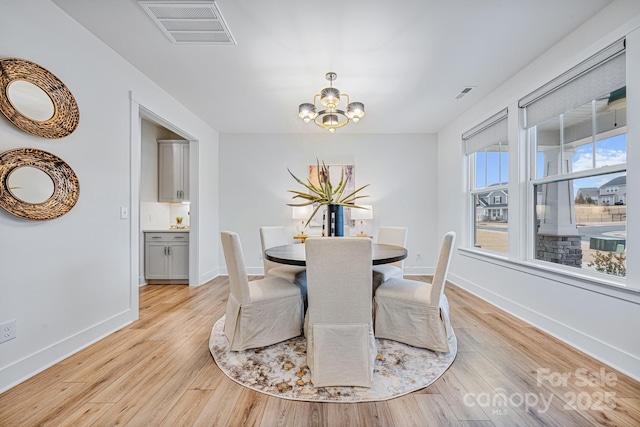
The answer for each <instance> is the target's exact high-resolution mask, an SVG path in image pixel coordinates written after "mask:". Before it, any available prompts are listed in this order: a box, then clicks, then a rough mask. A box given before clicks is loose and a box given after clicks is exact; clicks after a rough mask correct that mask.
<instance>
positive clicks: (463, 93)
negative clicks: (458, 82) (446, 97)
mask: <svg viewBox="0 0 640 427" xmlns="http://www.w3.org/2000/svg"><path fill="white" fill-rule="evenodd" d="M473 88H475V86H467V87H465V88H464V89H462V91H461V92H460V93H459V94H458V96H456V99H457V100H460V99H462V98H464V97H465V96H467V94H468V93H469V92H471V91H472V90H473Z"/></svg>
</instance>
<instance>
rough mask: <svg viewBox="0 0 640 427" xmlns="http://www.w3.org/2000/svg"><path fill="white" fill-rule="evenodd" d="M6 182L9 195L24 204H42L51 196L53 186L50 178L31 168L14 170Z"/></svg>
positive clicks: (24, 167)
mask: <svg viewBox="0 0 640 427" xmlns="http://www.w3.org/2000/svg"><path fill="white" fill-rule="evenodd" d="M7 182H8V183H9V191H10V192H11V194H13V196H14V197H15V198H16V199H19V200H22V201H23V202H26V203H33V204H38V203H44V202H46V201H47V200H48V199H49V198H50V197H51V196H52V195H53V190H54V185H53V180H52V179H51V177H50V176H49V175H47V174H46V173H45V172H43V171H42V170H40V169H38V168H34V167H31V166H22V167H19V168H16V169H14V170H13V171H11V173H10V174H9V176H8V177H7Z"/></svg>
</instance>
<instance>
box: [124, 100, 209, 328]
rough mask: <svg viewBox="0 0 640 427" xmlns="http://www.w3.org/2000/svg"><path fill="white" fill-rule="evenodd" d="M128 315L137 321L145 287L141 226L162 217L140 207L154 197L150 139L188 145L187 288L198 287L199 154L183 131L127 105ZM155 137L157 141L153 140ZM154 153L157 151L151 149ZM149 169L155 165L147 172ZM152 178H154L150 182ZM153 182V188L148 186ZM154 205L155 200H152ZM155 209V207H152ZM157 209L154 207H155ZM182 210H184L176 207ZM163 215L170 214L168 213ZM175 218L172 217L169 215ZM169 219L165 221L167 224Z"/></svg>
mask: <svg viewBox="0 0 640 427" xmlns="http://www.w3.org/2000/svg"><path fill="white" fill-rule="evenodd" d="M131 106H132V108H131V124H132V125H131V204H130V206H131V209H130V214H131V219H130V224H131V234H130V236H131V239H130V240H131V312H132V316H133V318H132V320H135V319H137V318H138V312H139V298H138V289H139V287H140V286H142V285H144V284H146V281H145V280H144V251H143V249H144V248H143V246H144V235H143V226H145V227H146V226H147V225H148V224H149V220H150V218H149V215H151V216H152V217H151V221H156V220H160V218H154V217H153V215H154V212H159V214H158V215H163V214H164V211H163V210H162V209H163V207H160V211H154V210H153V209H151V210H149V209H148V206H142V208H141V204H142V203H151V202H152V200H150V199H151V197H153V196H151V194H152V193H155V196H156V197H157V157H155V158H151V159H149V158H144V156H149V155H152V156H157V154H154V149H153V147H152V146H151V145H150V141H149V140H150V139H151V140H155V139H158V138H166V137H168V138H169V139H174V138H175V139H182V140H186V141H188V145H189V174H188V176H189V184H190V187H191V188H192V189H193V191H191V192H190V197H189V206H188V208H187V211H186V212H188V223H189V268H188V270H189V286H198V285H199V281H198V278H199V272H198V256H199V254H198V229H199V227H198V215H197V212H198V192H197V189H198V164H199V161H198V159H199V150H198V148H199V147H198V140H197V139H196V138H194V137H193V136H191V135H189V133H187V132H186V131H184V130H182V129H180V128H178V127H177V126H174V125H173V124H172V123H170V122H169V121H168V120H166V119H164V118H162V117H160V116H158V115H157V114H155V113H153V112H151V111H150V110H148V109H147V108H145V107H143V106H142V105H140V104H138V103H137V102H135V101H133V100H132V102H131ZM157 137H158V138H157ZM155 150H156V151H155V153H157V147H155ZM149 165H155V166H154V167H151V168H150V169H149ZM154 176H155V178H154ZM154 181H155V184H152V182H154ZM155 200H156V201H157V199H155ZM156 205H157V203H156ZM156 207H158V206H156ZM178 209H184V207H178ZM166 212H167V215H171V212H173V211H172V210H171V209H168V210H167V211H166ZM141 214H144V215H146V216H147V217H146V218H145V221H142V217H141ZM173 216H176V215H173ZM169 218H170V216H169V217H167V221H168V220H169Z"/></svg>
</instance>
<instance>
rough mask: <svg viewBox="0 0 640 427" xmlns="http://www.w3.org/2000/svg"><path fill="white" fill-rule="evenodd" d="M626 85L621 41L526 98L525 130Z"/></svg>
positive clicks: (521, 105) (523, 101) (623, 43)
mask: <svg viewBox="0 0 640 427" xmlns="http://www.w3.org/2000/svg"><path fill="white" fill-rule="evenodd" d="M625 84H626V58H625V41H624V39H623V40H619V41H617V42H616V43H614V44H612V45H611V46H609V47H607V48H606V49H604V50H602V51H600V52H598V53H597V54H595V55H593V56H592V57H591V58H589V59H587V60H586V61H583V62H581V63H580V64H578V65H577V66H575V67H573V68H572V69H571V70H569V71H567V72H566V73H564V74H562V75H560V76H559V77H557V78H555V79H553V80H552V81H550V82H549V83H547V84H546V85H544V86H542V87H541V88H539V89H537V90H535V91H534V92H532V93H530V94H529V95H527V96H525V97H524V98H522V99H521V100H520V101H519V102H518V106H519V107H520V108H524V109H525V115H524V116H525V128H527V129H528V128H530V127H532V126H535V125H537V124H540V123H542V122H544V121H546V120H549V119H551V118H553V117H557V116H559V115H560V114H562V113H564V112H566V111H569V110H572V109H574V108H576V107H578V106H580V105H583V104H586V103H587V102H589V101H591V100H593V99H597V98H600V97H602V96H605V95H607V94H609V93H611V92H613V91H614V90H616V89H620V88H621V87H623V86H625Z"/></svg>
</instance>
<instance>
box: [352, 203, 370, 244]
mask: <svg viewBox="0 0 640 427" xmlns="http://www.w3.org/2000/svg"><path fill="white" fill-rule="evenodd" d="M358 206H362V207H363V208H364V209H355V208H351V219H354V220H358V221H359V222H358V223H357V224H356V225H357V229H358V236H366V235H367V233H365V231H366V228H367V224H366V223H365V222H364V220H366V219H373V206H371V205H358Z"/></svg>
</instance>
